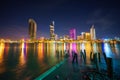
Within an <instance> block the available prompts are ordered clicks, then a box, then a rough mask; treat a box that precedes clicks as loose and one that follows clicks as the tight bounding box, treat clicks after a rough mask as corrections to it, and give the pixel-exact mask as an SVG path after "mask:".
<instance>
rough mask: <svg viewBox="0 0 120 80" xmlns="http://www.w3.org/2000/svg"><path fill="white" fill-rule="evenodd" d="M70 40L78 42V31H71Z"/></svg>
mask: <svg viewBox="0 0 120 80" xmlns="http://www.w3.org/2000/svg"><path fill="white" fill-rule="evenodd" d="M70 38H71V39H73V40H76V29H71V30H70Z"/></svg>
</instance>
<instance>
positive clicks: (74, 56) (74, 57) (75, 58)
mask: <svg viewBox="0 0 120 80" xmlns="http://www.w3.org/2000/svg"><path fill="white" fill-rule="evenodd" d="M77 57H78V56H77V53H76V52H74V55H73V60H72V62H73V63H74V61H75V60H76V63H78V58H77Z"/></svg>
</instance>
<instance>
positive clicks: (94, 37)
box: [90, 25, 96, 40]
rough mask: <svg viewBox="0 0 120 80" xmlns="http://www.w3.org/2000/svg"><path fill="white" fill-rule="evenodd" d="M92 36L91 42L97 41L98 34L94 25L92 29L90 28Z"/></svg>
mask: <svg viewBox="0 0 120 80" xmlns="http://www.w3.org/2000/svg"><path fill="white" fill-rule="evenodd" d="M90 35H91V40H95V39H96V33H95V28H94V25H92V27H91V28H90Z"/></svg>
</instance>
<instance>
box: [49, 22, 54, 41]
mask: <svg viewBox="0 0 120 80" xmlns="http://www.w3.org/2000/svg"><path fill="white" fill-rule="evenodd" d="M50 40H55V33H54V21H52V23H51V24H50Z"/></svg>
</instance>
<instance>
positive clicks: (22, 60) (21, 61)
mask: <svg viewBox="0 0 120 80" xmlns="http://www.w3.org/2000/svg"><path fill="white" fill-rule="evenodd" d="M20 49H21V50H20V57H19V65H24V64H25V62H26V52H25V49H26V47H25V43H21V44H20Z"/></svg>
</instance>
